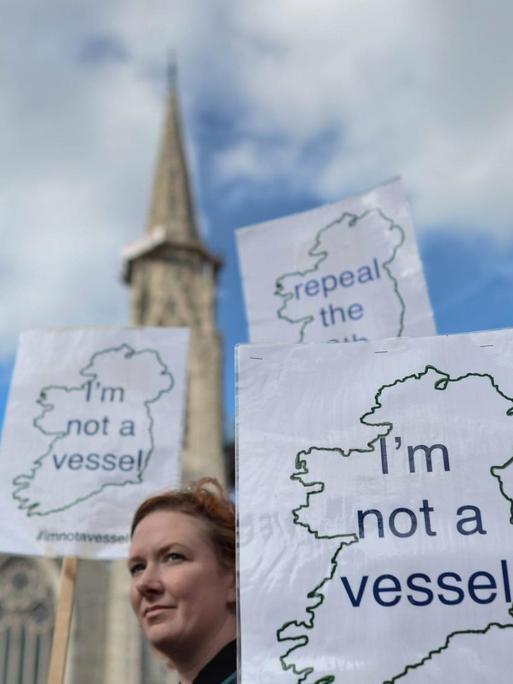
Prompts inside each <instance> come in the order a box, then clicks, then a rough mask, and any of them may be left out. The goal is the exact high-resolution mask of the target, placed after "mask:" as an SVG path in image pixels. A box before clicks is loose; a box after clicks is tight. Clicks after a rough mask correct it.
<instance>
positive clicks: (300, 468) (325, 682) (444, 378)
mask: <svg viewBox="0 0 513 684" xmlns="http://www.w3.org/2000/svg"><path fill="white" fill-rule="evenodd" d="M430 371H434V372H435V373H437V374H438V375H439V376H441V377H440V378H438V379H437V380H435V382H434V385H433V387H434V389H435V390H438V391H444V390H446V389H447V387H448V386H449V383H452V382H460V381H461V380H465V379H466V378H469V377H480V378H486V379H488V380H489V381H490V384H491V385H492V388H493V389H494V390H495V391H496V392H497V394H499V395H500V396H501V397H502V398H503V399H505V400H506V402H509V403H510V404H511V405H510V407H509V408H508V409H507V410H506V411H505V414H506V416H508V417H512V416H513V397H510V396H508V395H507V394H505V393H504V392H502V390H501V389H500V387H499V385H498V384H497V383H496V381H495V378H494V377H493V376H492V375H491V374H490V373H477V372H472V371H469V372H467V373H464V374H462V375H459V376H457V377H451V376H450V373H447V372H445V371H441V370H439V369H438V368H436V367H435V366H434V365H432V364H427V365H426V366H425V368H424V370H423V371H420V372H417V373H411V374H409V375H406V376H404V377H402V378H397V379H396V380H394V381H393V382H391V383H387V384H384V385H382V386H381V387H379V388H378V390H377V391H376V394H375V395H374V405H373V406H372V407H371V409H370V410H369V411H367V412H366V413H364V414H363V415H362V416H360V419H359V421H360V423H361V424H362V425H366V426H368V427H377V428H380V427H386V428H387V429H386V431H384V432H380V433H378V434H377V435H376V437H374V438H373V439H372V440H370V441H368V442H367V448H355V449H349V450H347V451H346V452H345V451H344V450H343V449H341V448H339V447H332V448H325V447H317V446H311V447H309V448H308V449H306V450H302V451H300V452H299V453H298V454H297V455H296V459H295V467H296V472H294V473H293V474H292V475H291V476H290V479H291V480H295V481H299V482H300V483H301V484H302V485H303V486H304V487H305V489H307V493H306V503H304V504H301V505H300V506H298V507H296V508H295V509H293V510H292V518H293V524H294V525H299V526H301V527H304V528H305V529H307V531H308V532H309V533H310V534H312V535H314V537H315V538H316V539H336V538H340V537H349V538H351V540H350V541H342V542H341V543H340V544H339V546H338V547H337V549H336V550H335V552H334V554H333V555H332V557H331V559H330V565H331V572H330V574H329V575H328V576H327V577H323V578H322V580H321V581H320V582H319V583H318V584H317V585H316V586H315V587H314V588H313V589H311V590H310V591H309V592H308V593H307V595H306V598H307V599H310V598H314V597H315V598H318V599H319V600H318V601H317V603H316V604H315V605H307V607H306V612H307V613H308V615H309V619H308V620H306V621H299V620H289V621H287V622H285V623H284V624H283V625H281V627H279V628H278V629H277V631H276V639H277V641H278V642H280V643H284V642H287V641H288V642H290V641H293V642H298V643H295V644H294V645H292V646H291V647H290V648H289V649H288V650H287V651H286V652H285V653H283V654H282V655H281V656H280V657H279V660H280V664H281V666H282V669H283V670H284V671H288V670H291V671H292V672H293V674H294V675H295V676H296V677H298V679H297V680H296V682H297V684H301V683H302V682H304V681H305V679H307V677H309V676H310V675H311V674H312V673H314V671H315V669H314V667H313V666H308V667H304V668H303V669H302V670H298V669H297V668H296V666H295V664H294V663H293V662H292V663H287V662H286V659H287V658H288V657H289V655H290V654H291V653H293V651H295V650H297V649H300V648H304V647H305V646H306V645H307V644H308V643H309V641H310V639H309V635H308V633H306V634H303V635H300V636H293V637H286V636H285V637H284V636H283V633H284V632H285V630H287V629H289V628H290V627H295V628H304V629H306V630H312V629H314V627H315V611H316V609H317V608H319V606H320V605H322V603H324V600H325V595H324V594H323V593H322V592H321V589H322V587H323V586H324V585H325V584H326V583H327V582H329V581H331V580H332V579H333V576H334V574H335V570H336V566H337V559H338V556H339V554H340V552H341V551H342V550H343V548H344V547H346V546H350V545H351V544H354V543H358V542H359V538H358V535H357V534H356V533H344V534H335V535H320V534H319V533H318V532H317V531H316V530H312V529H311V527H310V525H308V523H304V522H302V521H301V520H299V515H300V512H301V511H303V510H305V509H308V508H309V506H310V497H311V496H315V495H317V494H321V493H322V492H323V491H324V489H325V484H324V482H322V481H317V482H305V481H304V479H303V477H302V476H303V475H307V474H308V473H309V471H308V467H307V461H306V457H307V456H309V455H310V454H311V453H312V452H313V451H314V450H319V451H324V452H326V451H331V452H337V453H339V454H340V455H341V456H342V457H344V458H347V457H349V456H350V455H351V454H353V453H369V452H373V451H374V445H375V444H376V442H378V440H379V439H380V438H381V437H386V436H388V435H389V434H390V432H391V431H392V430H393V427H394V426H393V423H391V422H390V421H383V422H371V421H369V418H370V417H371V416H372V415H373V414H375V413H376V411H377V410H378V409H380V408H382V404H381V402H380V398H381V395H382V394H383V392H384V391H385V390H387V389H390V388H392V387H395V386H396V385H399V384H403V383H405V382H408V381H410V380H420V378H422V377H424V376H425V375H427V374H428V373H429V372H430ZM302 456H303V458H301V457H302ZM511 465H513V457H512V458H510V459H508V460H507V461H505V462H504V463H503V464H498V465H494V466H491V467H490V474H491V475H492V476H493V477H495V478H496V479H498V480H499V490H500V493H501V495H502V496H503V497H504V498H505V499H506V500H507V501H509V503H510V524H512V525H513V499H512V498H511V497H509V496H507V494H506V492H505V491H504V488H503V483H502V479H501V477H500V474H498V472H499V471H501V470H504V469H505V468H507V467H509V466H511ZM508 613H509V614H510V615H511V616H512V618H513V603H512V604H511V607H510V609H509V610H508ZM491 627H499V628H501V629H507V628H508V629H509V628H513V622H511V623H505V624H501V623H497V622H490V623H489V624H487V625H486V626H485V627H483V628H482V629H468V630H457V631H455V632H452V633H450V634H448V635H447V637H446V640H445V643H444V644H442V645H441V646H439V647H437V648H434V649H431V650H430V651H429V652H428V654H427V655H426V656H424V657H423V658H422V659H421V660H420V661H417V662H413V663H408V664H407V665H406V666H405V667H404V669H403V670H402V671H401V672H399V673H398V674H396V675H393V676H392V677H391V678H390V679H386V680H384V681H383V684H395V683H396V682H397V681H398V680H399V679H402V678H403V677H405V676H406V675H407V674H408V672H409V671H411V670H413V669H416V668H418V667H421V666H422V665H424V664H425V663H426V662H427V661H429V660H431V658H432V657H433V656H434V655H436V654H439V653H441V652H442V651H444V650H446V649H447V648H449V645H450V642H451V639H453V638H454V637H455V636H457V635H461V634H471V635H472V634H486V633H487V631H488V630H489V629H491ZM335 681H336V676H335V675H333V674H330V675H325V676H323V677H321V678H320V679H316V680H315V682H313V684H333V683H334V682H335Z"/></svg>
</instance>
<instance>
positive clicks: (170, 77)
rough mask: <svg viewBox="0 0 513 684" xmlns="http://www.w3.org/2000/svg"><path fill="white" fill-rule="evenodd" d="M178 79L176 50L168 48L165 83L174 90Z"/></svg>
mask: <svg viewBox="0 0 513 684" xmlns="http://www.w3.org/2000/svg"><path fill="white" fill-rule="evenodd" d="M177 79H178V58H177V55H176V50H174V49H173V48H170V49H169V50H168V53H167V85H168V88H169V90H170V91H171V92H173V91H175V90H176V82H177Z"/></svg>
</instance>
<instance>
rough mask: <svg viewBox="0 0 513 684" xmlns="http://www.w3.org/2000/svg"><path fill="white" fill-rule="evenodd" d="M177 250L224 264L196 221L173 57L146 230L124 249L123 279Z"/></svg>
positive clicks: (214, 266)
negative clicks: (139, 263)
mask: <svg viewBox="0 0 513 684" xmlns="http://www.w3.org/2000/svg"><path fill="white" fill-rule="evenodd" d="M177 253H181V254H185V253H188V254H190V255H195V256H194V258H196V257H197V258H199V259H200V260H201V261H202V262H204V263H206V264H209V265H210V266H211V267H212V268H213V270H214V274H215V273H216V272H217V270H218V269H219V268H220V266H221V261H220V259H218V258H217V257H216V256H214V255H213V254H212V253H211V252H210V251H209V249H208V247H207V246H206V245H205V244H204V243H203V241H202V239H201V237H200V234H199V231H198V227H197V223H196V216H195V212H194V201H193V197H192V193H191V185H190V182H189V173H188V169H187V158H186V154H185V145H184V139H183V134H182V125H181V118H180V108H179V103H178V87H177V67H176V60H175V59H173V58H171V59H170V61H169V63H168V71H167V101H166V113H165V118H164V129H163V131H162V137H161V141H160V146H159V153H158V161H157V168H156V171H155V177H154V182H153V194H152V199H151V203H150V210H149V212H148V219H147V222H146V229H145V231H144V234H143V236H142V237H141V238H139V239H138V240H135V241H133V242H131V243H130V244H128V245H126V246H125V247H124V248H123V273H122V277H123V280H124V281H125V282H126V283H131V281H132V272H133V267H134V264H135V263H136V262H137V261H138V260H140V259H153V260H155V259H157V260H159V259H167V258H170V257H171V256H172V255H176V254H177Z"/></svg>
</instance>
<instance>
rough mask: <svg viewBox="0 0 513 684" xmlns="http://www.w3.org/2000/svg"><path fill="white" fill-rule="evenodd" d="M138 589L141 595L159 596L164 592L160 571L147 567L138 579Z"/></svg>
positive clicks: (150, 566)
mask: <svg viewBox="0 0 513 684" xmlns="http://www.w3.org/2000/svg"><path fill="white" fill-rule="evenodd" d="M136 587H137V590H138V592H139V593H140V594H143V595H148V594H153V595H155V594H158V593H160V592H161V591H162V588H163V587H162V581H161V579H160V574H159V572H158V569H157V568H155V567H153V566H152V565H147V566H146V567H145V568H144V570H143V572H141V573H140V575H139V576H138V577H137V581H136Z"/></svg>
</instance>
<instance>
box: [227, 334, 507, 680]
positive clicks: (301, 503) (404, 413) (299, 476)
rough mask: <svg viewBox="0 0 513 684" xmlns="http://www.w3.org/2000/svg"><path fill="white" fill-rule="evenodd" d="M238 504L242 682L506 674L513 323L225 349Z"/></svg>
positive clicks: (477, 677)
mask: <svg viewBox="0 0 513 684" xmlns="http://www.w3.org/2000/svg"><path fill="white" fill-rule="evenodd" d="M238 515H239V548H240V564H239V578H240V619H241V630H240V635H241V656H242V657H241V664H242V669H241V675H242V679H241V681H242V682H243V684H264V683H265V684H267V683H268V682H273V684H299V683H301V684H303V683H304V684H314V683H315V684H320V683H322V684H331V683H332V682H335V683H336V682H351V684H369V683H371V682H372V683H375V684H381V683H383V682H387V683H392V682H400V684H402V683H403V682H405V684H406V683H408V684H410V683H414V684H426V683H430V682H433V683H434V682H436V683H437V684H440V683H441V682H446V683H447V684H449V683H454V682H476V683H477V682H485V681H486V682H492V681H493V682H500V683H501V684H506V682H510V681H511V662H512V660H511V652H512V650H513V331H502V332H494V333H481V334H473V335H461V336H454V337H439V338H437V337H432V338H417V339H399V340H398V339H392V340H386V341H382V342H369V343H368V344H365V345H345V344H332V345H331V344H310V345H276V346H264V345H258V346H257V345H253V346H251V345H250V346H246V347H241V348H239V350H238ZM469 654H471V656H472V657H469Z"/></svg>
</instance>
